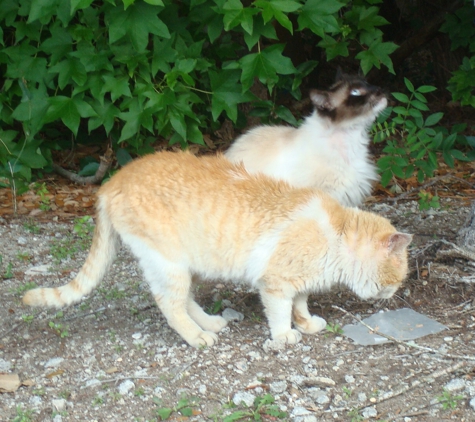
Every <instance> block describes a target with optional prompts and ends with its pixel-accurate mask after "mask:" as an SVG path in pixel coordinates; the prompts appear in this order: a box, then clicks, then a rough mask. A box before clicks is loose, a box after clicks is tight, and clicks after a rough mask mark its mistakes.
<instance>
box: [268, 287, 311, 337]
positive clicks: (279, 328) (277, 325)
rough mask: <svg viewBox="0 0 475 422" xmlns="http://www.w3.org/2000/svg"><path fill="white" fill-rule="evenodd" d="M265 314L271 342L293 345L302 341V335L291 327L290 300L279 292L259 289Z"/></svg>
mask: <svg viewBox="0 0 475 422" xmlns="http://www.w3.org/2000/svg"><path fill="white" fill-rule="evenodd" d="M260 295H261V299H262V303H263V305H264V309H265V314H266V317H267V320H268V321H269V327H270V332H271V336H272V339H273V340H283V341H285V342H286V343H290V344H295V343H298V342H299V341H300V340H301V339H302V334H300V332H298V331H297V330H294V329H292V327H291V314H292V298H291V297H286V295H285V293H284V292H283V291H281V290H275V289H266V288H262V289H260Z"/></svg>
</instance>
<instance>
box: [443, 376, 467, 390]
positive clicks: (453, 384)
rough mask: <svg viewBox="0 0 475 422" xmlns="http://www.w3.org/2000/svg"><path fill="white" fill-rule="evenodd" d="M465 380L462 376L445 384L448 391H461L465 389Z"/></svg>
mask: <svg viewBox="0 0 475 422" xmlns="http://www.w3.org/2000/svg"><path fill="white" fill-rule="evenodd" d="M465 385H466V384H465V381H464V380H463V379H462V378H455V379H453V380H451V381H449V382H448V383H447V384H445V387H444V388H445V389H446V390H447V391H450V392H453V391H459V390H463V389H464V388H465Z"/></svg>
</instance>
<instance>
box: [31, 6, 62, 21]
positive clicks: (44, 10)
mask: <svg viewBox="0 0 475 422" xmlns="http://www.w3.org/2000/svg"><path fill="white" fill-rule="evenodd" d="M57 7H58V0H31V7H30V13H29V15H28V21H27V23H32V22H34V21H35V20H37V19H38V20H40V21H41V23H43V24H47V23H48V22H49V21H50V19H51V18H52V17H53V15H56V14H57Z"/></svg>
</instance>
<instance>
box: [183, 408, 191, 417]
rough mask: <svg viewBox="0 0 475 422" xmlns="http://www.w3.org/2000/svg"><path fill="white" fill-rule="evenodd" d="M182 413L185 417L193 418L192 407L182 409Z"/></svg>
mask: <svg viewBox="0 0 475 422" xmlns="http://www.w3.org/2000/svg"><path fill="white" fill-rule="evenodd" d="M180 413H181V414H182V415H183V416H187V417H190V416H193V409H192V408H191V407H184V408H182V409H180Z"/></svg>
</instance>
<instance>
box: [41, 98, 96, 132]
mask: <svg viewBox="0 0 475 422" xmlns="http://www.w3.org/2000/svg"><path fill="white" fill-rule="evenodd" d="M48 101H49V104H50V106H49V108H48V112H47V113H46V117H45V120H46V122H53V121H55V120H58V119H61V121H62V122H63V123H64V124H65V125H66V126H67V127H68V128H69V129H70V130H71V132H73V133H74V135H75V136H76V135H77V131H78V127H79V121H80V119H81V117H91V116H95V115H96V113H95V111H94V110H93V108H92V107H91V106H90V105H89V104H87V103H86V102H84V101H83V100H81V99H80V98H78V97H74V98H69V97H64V96H61V95H60V96H57V97H51V98H49V99H48Z"/></svg>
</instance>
